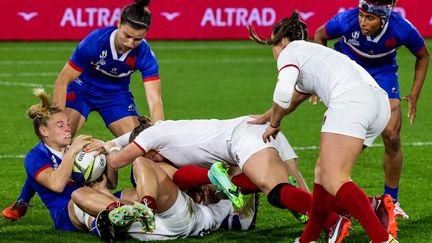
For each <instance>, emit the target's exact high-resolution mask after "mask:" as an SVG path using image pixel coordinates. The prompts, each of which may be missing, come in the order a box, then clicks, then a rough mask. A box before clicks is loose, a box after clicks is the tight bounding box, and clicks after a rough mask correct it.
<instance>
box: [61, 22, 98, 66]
mask: <svg viewBox="0 0 432 243" xmlns="http://www.w3.org/2000/svg"><path fill="white" fill-rule="evenodd" d="M97 31H98V30H96V31H93V32H92V33H90V34H89V35H88V36H87V37H86V38H84V39H83V40H82V41H81V42H80V43H79V44H78V46H77V48H76V49H75V51H74V52H73V54H72V56H71V57H70V59H69V61H68V63H69V65H71V66H72V67H73V68H74V69H75V70H77V71H79V72H83V71H84V69H85V68H86V66H87V65H88V64H89V62H90V57H91V54H92V53H93V51H94V50H95V48H94V47H93V42H94V41H93V40H94V38H95V37H96V35H97Z"/></svg>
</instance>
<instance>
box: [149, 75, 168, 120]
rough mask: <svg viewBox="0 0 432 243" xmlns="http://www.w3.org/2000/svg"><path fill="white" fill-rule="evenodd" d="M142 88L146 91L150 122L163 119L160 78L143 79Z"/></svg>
mask: <svg viewBox="0 0 432 243" xmlns="http://www.w3.org/2000/svg"><path fill="white" fill-rule="evenodd" d="M144 89H145V93H146V99H147V105H148V107H149V111H150V117H151V120H152V122H156V121H158V120H163V119H164V111H163V105H162V96H161V82H160V79H157V80H151V81H145V82H144Z"/></svg>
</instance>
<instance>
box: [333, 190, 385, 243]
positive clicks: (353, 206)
mask: <svg viewBox="0 0 432 243" xmlns="http://www.w3.org/2000/svg"><path fill="white" fill-rule="evenodd" d="M336 200H337V203H336V206H337V207H342V206H343V208H337V210H346V211H348V212H349V213H350V214H351V215H352V216H353V217H354V218H356V219H357V220H358V221H359V222H360V224H361V225H362V226H363V228H364V229H365V231H366V233H367V234H368V235H369V238H370V239H371V240H372V242H383V241H387V240H388V232H387V231H386V230H385V229H384V228H383V226H382V225H381V223H380V221H379V220H378V218H377V217H376V215H375V213H374V211H373V209H372V207H371V204H370V203H369V199H368V197H367V196H366V194H365V193H364V192H363V191H362V190H361V189H360V188H359V187H358V186H357V185H356V184H355V183H354V182H347V183H345V184H343V185H342V187H341V188H340V189H339V191H338V192H337V194H336Z"/></svg>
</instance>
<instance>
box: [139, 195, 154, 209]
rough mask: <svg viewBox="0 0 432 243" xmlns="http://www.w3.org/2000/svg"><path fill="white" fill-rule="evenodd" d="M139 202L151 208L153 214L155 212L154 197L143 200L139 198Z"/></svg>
mask: <svg viewBox="0 0 432 243" xmlns="http://www.w3.org/2000/svg"><path fill="white" fill-rule="evenodd" d="M140 202H141V203H145V204H147V207H149V208H151V209H152V210H153V212H156V209H157V205H156V199H155V198H154V197H152V196H149V195H147V196H144V197H143V198H141V201H140Z"/></svg>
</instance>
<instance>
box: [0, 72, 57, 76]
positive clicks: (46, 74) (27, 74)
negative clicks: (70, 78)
mask: <svg viewBox="0 0 432 243" xmlns="http://www.w3.org/2000/svg"><path fill="white" fill-rule="evenodd" d="M58 74H59V73H58V72H47V73H0V77H33V76H41V77H51V76H57V75H58Z"/></svg>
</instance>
